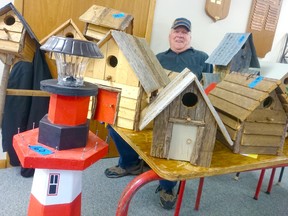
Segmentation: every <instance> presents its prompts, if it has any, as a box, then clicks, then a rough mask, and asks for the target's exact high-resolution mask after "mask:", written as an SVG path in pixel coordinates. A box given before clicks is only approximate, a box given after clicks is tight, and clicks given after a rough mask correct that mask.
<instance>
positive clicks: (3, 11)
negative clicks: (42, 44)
mask: <svg viewBox="0 0 288 216" xmlns="http://www.w3.org/2000/svg"><path fill="white" fill-rule="evenodd" d="M9 11H13V13H14V14H15V15H16V16H17V17H18V19H19V20H20V21H21V23H22V24H23V26H24V28H25V29H26V31H27V33H28V34H29V36H30V37H31V39H33V40H35V41H36V42H37V43H38V39H37V37H36V35H35V34H34V33H33V31H32V29H31V28H30V26H29V25H28V23H27V22H26V20H25V19H24V17H23V16H22V15H21V14H20V13H19V12H18V10H17V9H16V8H15V7H14V5H13V4H12V3H11V2H10V3H8V4H7V5H5V6H4V7H2V8H0V16H2V15H4V14H6V13H8V12H9Z"/></svg>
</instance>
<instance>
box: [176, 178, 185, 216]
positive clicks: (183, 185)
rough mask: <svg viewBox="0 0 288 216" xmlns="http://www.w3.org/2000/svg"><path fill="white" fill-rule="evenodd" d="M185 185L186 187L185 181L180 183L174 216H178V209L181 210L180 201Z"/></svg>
mask: <svg viewBox="0 0 288 216" xmlns="http://www.w3.org/2000/svg"><path fill="white" fill-rule="evenodd" d="M185 185H186V180H183V181H180V186H179V194H178V198H177V203H176V207H175V212H174V216H178V215H179V213H180V208H181V204H182V199H183V195H184V190H185Z"/></svg>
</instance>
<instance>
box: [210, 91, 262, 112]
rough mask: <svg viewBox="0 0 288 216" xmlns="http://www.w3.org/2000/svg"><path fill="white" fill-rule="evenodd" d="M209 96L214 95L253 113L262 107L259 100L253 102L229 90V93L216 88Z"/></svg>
mask: <svg viewBox="0 0 288 216" xmlns="http://www.w3.org/2000/svg"><path fill="white" fill-rule="evenodd" d="M209 95H214V96H215V97H218V98H223V99H225V100H227V101H229V102H230V103H232V104H234V105H236V106H239V107H242V108H244V109H246V110H250V111H253V110H254V109H256V108H257V107H258V106H259V105H260V102H259V101H257V100H253V99H250V98H248V97H246V96H243V95H239V94H237V93H233V92H231V91H229V90H228V91H227V90H224V89H220V88H215V89H214V90H213V91H211V92H210V93H209Z"/></svg>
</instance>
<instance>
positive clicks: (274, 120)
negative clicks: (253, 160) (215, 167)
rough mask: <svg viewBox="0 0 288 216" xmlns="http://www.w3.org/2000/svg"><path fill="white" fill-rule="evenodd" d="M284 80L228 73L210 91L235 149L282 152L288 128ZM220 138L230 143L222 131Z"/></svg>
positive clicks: (251, 152) (232, 147)
mask: <svg viewBox="0 0 288 216" xmlns="http://www.w3.org/2000/svg"><path fill="white" fill-rule="evenodd" d="M281 83H282V82H281V80H275V79H269V78H264V77H262V76H255V75H251V74H244V73H236V72H233V73H230V74H227V75H226V77H225V78H224V80H223V81H221V82H220V83H218V84H217V86H216V88H215V89H213V90H212V91H211V92H210V93H209V99H210V101H211V103H212V104H213V106H214V107H215V109H216V110H217V111H218V114H219V116H220V117H221V119H222V121H223V123H224V125H225V127H226V129H227V131H228V132H229V134H230V137H231V139H232V140H233V145H232V146H231V145H228V146H229V147H230V148H231V149H232V150H233V152H235V153H243V154H271V155H280V154H281V153H282V150H283V145H284V142H285V135H286V131H287V112H288V102H287V95H286V94H285V87H283V86H282V84H281ZM218 138H219V140H221V141H222V142H223V143H226V142H225V140H224V139H223V138H222V137H221V134H219V137H218Z"/></svg>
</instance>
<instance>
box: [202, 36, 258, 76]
mask: <svg viewBox="0 0 288 216" xmlns="http://www.w3.org/2000/svg"><path fill="white" fill-rule="evenodd" d="M206 63H209V64H213V65H215V69H214V73H218V74H219V75H220V80H222V79H223V78H224V77H225V75H226V74H228V73H230V72H231V71H237V72H245V73H249V68H250V67H253V68H260V65H259V61H258V58H257V55H256V51H255V47H254V44H253V38H252V34H250V33H227V34H225V36H224V38H223V39H222V41H221V42H220V44H219V45H218V46H217V47H216V49H215V50H214V51H213V52H212V54H211V55H210V56H209V58H208V59H207V60H206Z"/></svg>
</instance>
